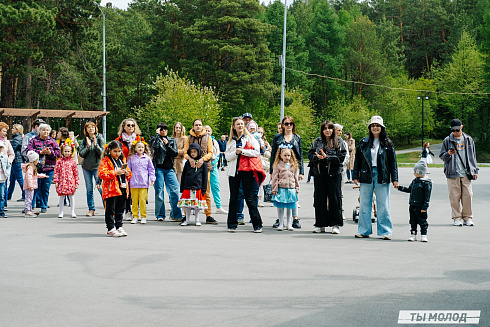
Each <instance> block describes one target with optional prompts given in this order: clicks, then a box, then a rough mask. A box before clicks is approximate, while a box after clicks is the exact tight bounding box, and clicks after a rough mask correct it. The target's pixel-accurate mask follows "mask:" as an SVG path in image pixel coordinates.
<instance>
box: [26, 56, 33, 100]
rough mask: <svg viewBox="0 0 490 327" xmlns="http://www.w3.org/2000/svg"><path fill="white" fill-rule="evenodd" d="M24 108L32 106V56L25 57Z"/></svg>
mask: <svg viewBox="0 0 490 327" xmlns="http://www.w3.org/2000/svg"><path fill="white" fill-rule="evenodd" d="M25 108H32V58H31V57H28V58H27V68H26V101H25Z"/></svg>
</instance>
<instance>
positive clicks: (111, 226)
mask: <svg viewBox="0 0 490 327" xmlns="http://www.w3.org/2000/svg"><path fill="white" fill-rule="evenodd" d="M102 156H103V159H102V161H101V162H100V166H99V177H100V179H101V180H102V199H104V201H105V223H106V226H107V236H116V237H119V236H127V235H128V234H127V233H126V232H125V231H124V229H123V215H124V204H125V202H126V200H127V198H128V196H127V191H126V190H127V188H128V184H129V180H130V179H131V177H132V174H131V169H129V168H128V165H127V164H126V163H125V162H126V160H125V158H124V155H123V154H122V145H121V143H120V142H118V141H112V142H111V143H109V145H108V146H107V148H106V149H105V150H104V153H103V155H102Z"/></svg>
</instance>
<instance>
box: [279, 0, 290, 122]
mask: <svg viewBox="0 0 490 327" xmlns="http://www.w3.org/2000/svg"><path fill="white" fill-rule="evenodd" d="M287 15H288V5H287V0H284V30H283V35H282V59H280V60H279V62H280V63H282V65H281V68H282V78H281V121H282V119H283V118H284V88H285V86H286V18H287Z"/></svg>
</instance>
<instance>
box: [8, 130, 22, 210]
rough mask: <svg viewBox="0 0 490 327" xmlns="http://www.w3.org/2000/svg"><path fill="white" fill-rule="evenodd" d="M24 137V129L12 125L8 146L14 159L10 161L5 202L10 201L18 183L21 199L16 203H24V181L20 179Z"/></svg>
mask: <svg viewBox="0 0 490 327" xmlns="http://www.w3.org/2000/svg"><path fill="white" fill-rule="evenodd" d="M23 137H24V127H22V125H20V124H14V125H13V126H12V141H11V142H10V145H11V146H12V149H13V150H14V154H15V158H14V161H12V169H11V170H10V185H9V188H8V194H7V200H12V194H13V193H14V189H15V182H16V181H17V183H19V186H20V189H21V190H22V198H20V199H19V200H17V201H24V199H25V191H24V179H23V178H22V167H21V165H22V163H23V162H24V160H23V158H22V151H21V150H22V138H23Z"/></svg>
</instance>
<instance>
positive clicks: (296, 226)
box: [293, 219, 301, 228]
mask: <svg viewBox="0 0 490 327" xmlns="http://www.w3.org/2000/svg"><path fill="white" fill-rule="evenodd" d="M293 228H301V224H300V223H299V219H293Z"/></svg>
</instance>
